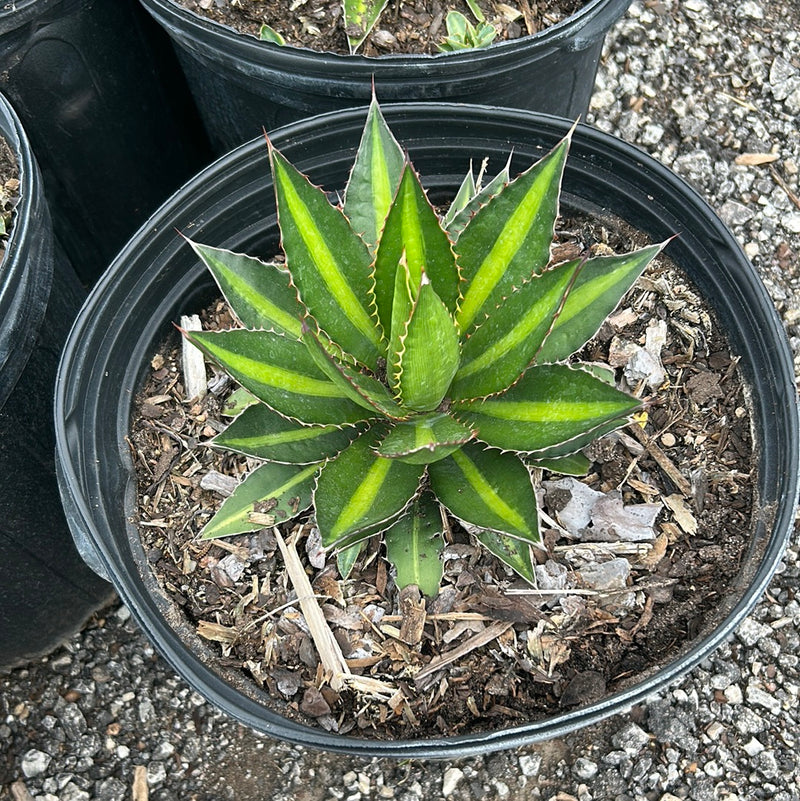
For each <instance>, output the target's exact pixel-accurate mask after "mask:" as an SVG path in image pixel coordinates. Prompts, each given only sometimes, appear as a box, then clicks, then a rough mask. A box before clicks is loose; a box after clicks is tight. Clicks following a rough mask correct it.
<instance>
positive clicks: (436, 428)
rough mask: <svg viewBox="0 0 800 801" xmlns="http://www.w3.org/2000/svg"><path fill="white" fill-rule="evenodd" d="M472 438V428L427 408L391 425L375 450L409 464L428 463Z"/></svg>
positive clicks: (442, 456) (441, 457)
mask: <svg viewBox="0 0 800 801" xmlns="http://www.w3.org/2000/svg"><path fill="white" fill-rule="evenodd" d="M474 438H475V432H474V431H472V430H470V429H469V428H467V427H466V426H464V425H462V424H461V423H459V422H458V421H457V420H454V419H453V418H452V417H450V415H448V414H444V413H442V412H430V413H428V414H419V415H414V417H412V418H410V419H409V420H407V421H404V422H402V423H397V424H396V425H395V426H393V427H392V429H391V430H390V431H389V433H388V434H387V435H386V438H385V439H384V440H383V441H382V442H381V444H380V445H379V447H378V453H379V454H380V455H381V456H386V457H388V458H390V459H400V460H402V461H404V462H409V463H410V464H429V463H430V462H438V461H439V459H444V457H445V456H449V455H450V454H451V453H453V451H457V450H458V449H459V448H460V447H461V446H462V445H465V444H466V443H467V442H469V441H470V440H473V439H474Z"/></svg>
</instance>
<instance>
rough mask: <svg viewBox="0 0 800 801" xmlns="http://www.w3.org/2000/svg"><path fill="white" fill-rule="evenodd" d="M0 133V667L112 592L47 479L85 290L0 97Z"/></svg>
mask: <svg viewBox="0 0 800 801" xmlns="http://www.w3.org/2000/svg"><path fill="white" fill-rule="evenodd" d="M0 136H1V137H2V138H4V139H5V140H6V142H7V143H8V145H9V147H10V148H11V150H12V151H13V152H14V154H15V156H16V158H17V162H18V165H19V173H20V194H21V197H20V201H19V204H18V206H17V208H16V211H15V214H14V220H13V228H12V229H11V234H10V236H9V239H8V242H7V247H6V253H5V258H4V259H3V261H2V262H0V481H2V492H0V670H5V669H8V668H12V667H15V666H16V665H19V664H23V663H25V662H28V661H30V660H31V659H32V658H34V657H36V656H39V655H41V654H44V653H47V652H49V651H51V650H52V649H53V648H55V647H56V646H57V645H58V644H59V643H60V642H61V641H62V640H63V639H65V638H66V637H68V636H69V635H71V634H72V633H74V632H75V631H77V630H78V628H80V626H81V625H82V624H83V622H84V621H85V620H86V618H87V617H88V616H89V615H90V614H91V613H92V612H93V611H94V610H95V609H97V608H98V607H99V606H101V605H102V604H103V603H105V602H106V601H108V600H110V598H111V597H112V594H113V592H112V588H111V586H110V585H109V584H107V583H106V582H105V581H102V580H101V579H99V578H98V577H97V576H96V575H95V574H94V573H93V572H92V571H91V570H89V569H88V568H87V567H86V565H85V564H84V562H83V561H82V560H81V558H80V557H79V556H78V553H77V551H76V550H75V545H74V543H73V541H72V538H71V537H70V533H69V529H68V527H67V523H66V521H65V519H64V514H63V512H62V511H61V502H60V499H59V495H58V486H57V484H56V477H55V463H54V452H55V437H54V433H53V423H52V396H53V384H54V382H55V375H56V367H57V366H58V356H59V353H60V350H61V347H62V345H63V343H64V340H65V339H66V337H67V332H68V331H69V328H70V325H71V324H72V321H73V319H74V317H75V314H76V313H77V311H78V309H79V308H80V304H81V302H82V300H83V299H84V297H85V292H84V291H83V290H82V288H81V287H80V285H79V284H78V281H77V278H76V277H75V274H74V272H73V270H72V266H71V265H70V264H69V262H68V261H67V260H66V258H65V257H64V256H63V254H62V253H60V252H58V251H56V250H55V249H54V245H53V233H52V229H51V226H50V215H49V213H48V210H47V204H46V202H45V199H44V194H43V191H42V185H41V176H40V175H39V172H38V170H37V167H36V163H35V161H34V159H33V156H32V154H31V150H30V145H29V143H28V142H27V140H26V138H25V133H24V131H23V129H22V126H21V125H20V122H19V120H18V119H17V117H16V116H15V114H14V112H13V111H12V109H11V107H10V106H9V105H8V103H7V102H6V100H5V99H4V98H3V97H2V96H0Z"/></svg>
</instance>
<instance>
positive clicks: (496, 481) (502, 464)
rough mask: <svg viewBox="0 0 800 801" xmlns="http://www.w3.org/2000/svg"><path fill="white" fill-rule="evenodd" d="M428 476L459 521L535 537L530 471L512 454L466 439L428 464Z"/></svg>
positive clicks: (435, 490)
mask: <svg viewBox="0 0 800 801" xmlns="http://www.w3.org/2000/svg"><path fill="white" fill-rule="evenodd" d="M428 475H429V476H430V481H431V489H432V490H433V492H434V494H435V495H436V497H437V498H438V499H439V501H440V502H441V503H442V504H443V505H444V506H446V507H447V509H448V510H449V511H450V512H451V513H452V514H453V515H454V516H455V517H457V518H458V519H459V520H463V521H465V522H466V523H471V524H472V525H474V526H478V527H479V528H485V529H491V530H492V531H497V532H499V533H501V534H507V535H508V536H510V537H515V538H517V539H524V540H527V541H528V542H534V543H535V542H538V541H539V527H538V513H537V510H536V494H535V493H534V491H533V484H532V481H531V475H530V472H529V471H528V468H527V467H526V466H525V465H524V464H523V463H522V462H521V461H520V459H519V457H518V456H516V455H515V454H513V453H502V452H501V451H497V450H494V449H490V448H485V447H483V446H481V445H479V444H472V443H470V444H468V445H464V446H463V447H462V448H461V450H458V451H456V452H455V453H453V454H451V455H450V456H448V457H447V458H446V459H442V460H441V461H439V462H434V463H433V464H430V465H428Z"/></svg>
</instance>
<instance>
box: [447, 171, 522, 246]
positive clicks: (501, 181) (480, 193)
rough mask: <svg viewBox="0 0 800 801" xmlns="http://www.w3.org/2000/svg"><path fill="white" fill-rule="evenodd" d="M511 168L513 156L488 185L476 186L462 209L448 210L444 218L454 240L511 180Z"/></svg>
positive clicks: (448, 231)
mask: <svg viewBox="0 0 800 801" xmlns="http://www.w3.org/2000/svg"><path fill="white" fill-rule="evenodd" d="M510 169H511V157H509V159H508V162H506V166H505V167H503V169H502V170H500V172H499V173H497V175H495V177H494V178H492V180H491V181H489V183H488V184H486V186H484V187H477V188H476V191H475V193H474V194H473V196H472V197H470V198H469V200H468V201H467V202H466V203H464V205H463V206H462V207H461V208H460V209H458V210H457V211H456V212H455V213H453V214H452V215H451V214H450V213H449V212H448V214H447V215H446V216H445V219H444V222H445V229H446V230H447V233H448V234H449V235H450V238H451V239H452V240H453V241H454V242H455V240H456V239H458V237H459V236H461V232H462V231H463V230H464V229H465V228H466V227H467V223H468V222H469V221H470V220H471V219H472V217H473V216H474V215H475V214H476V212H477V211H478V209H480V207H481V206H485V205H486V204H487V203H488V202H489V201H490V200H491V199H492V198H493V197H494V196H495V195H496V194H498V193H499V192H500V190H501V189H503V187H504V186H505V185H506V184H507V183H508V182H509V181H510V180H511V174H510Z"/></svg>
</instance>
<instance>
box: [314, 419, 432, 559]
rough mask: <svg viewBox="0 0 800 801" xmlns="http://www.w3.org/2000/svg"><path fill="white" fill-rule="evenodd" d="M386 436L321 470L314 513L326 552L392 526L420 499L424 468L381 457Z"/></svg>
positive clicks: (375, 435)
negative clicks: (375, 529)
mask: <svg viewBox="0 0 800 801" xmlns="http://www.w3.org/2000/svg"><path fill="white" fill-rule="evenodd" d="M384 433H385V431H384V430H382V428H381V427H379V426H376V427H375V428H374V429H371V430H370V431H367V432H366V433H365V434H362V435H361V436H360V437H359V438H358V439H357V440H356V441H355V442H353V444H352V445H350V446H349V447H348V448H346V449H345V450H343V451H342V452H341V453H340V454H339V455H338V456H337V457H336V458H335V459H331V460H330V461H329V462H326V463H325V464H324V465H323V467H322V470H321V471H320V474H319V479H318V480H317V486H316V489H315V490H314V508H315V509H316V515H317V525H318V526H319V530H320V534H321V535H322V544H323V545H324V546H325V547H326V548H327V547H330V546H332V545H336V544H337V543H339V542H341V541H344V540H346V539H347V538H349V537H350V536H352V535H354V534H357V533H358V532H361V531H364V530H366V529H370V528H372V527H374V526H377V525H379V524H381V523H383V522H386V521H388V520H390V519H391V518H392V517H394V516H395V515H397V514H398V513H399V512H400V511H401V510H402V509H404V508H405V507H406V505H407V504H408V502H409V501H410V500H411V499H412V498H413V497H414V495H415V494H416V492H417V489H418V488H419V483H420V479H421V478H422V473H423V471H424V467H423V466H422V465H410V464H406V463H404V462H401V461H399V460H397V459H386V458H385V457H383V456H378V455H377V454H376V453H375V448H376V447H377V445H378V442H379V441H380V439H381V438H382V437H383V435H384Z"/></svg>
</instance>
